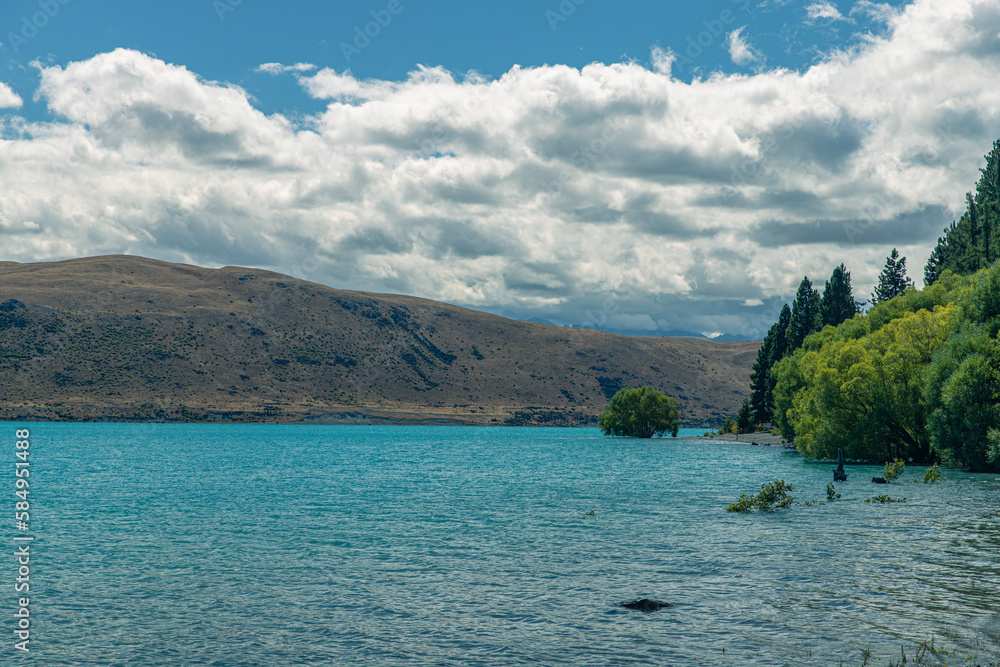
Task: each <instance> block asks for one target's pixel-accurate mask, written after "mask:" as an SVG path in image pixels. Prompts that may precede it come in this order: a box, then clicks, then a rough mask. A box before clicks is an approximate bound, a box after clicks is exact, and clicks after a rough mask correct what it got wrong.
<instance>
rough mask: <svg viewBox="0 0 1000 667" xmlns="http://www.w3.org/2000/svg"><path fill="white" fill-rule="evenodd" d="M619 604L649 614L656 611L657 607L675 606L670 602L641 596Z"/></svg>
mask: <svg viewBox="0 0 1000 667" xmlns="http://www.w3.org/2000/svg"><path fill="white" fill-rule="evenodd" d="M618 606H619V607H625V608H626V609H635V610H636V611H644V612H646V613H647V614H648V613H650V612H653V611H656V610H657V609H665V608H666V607H673V605H672V604H670V603H669V602H661V601H660V600H650V599H649V598H639V599H638V600H632V601H631V602H619V603H618Z"/></svg>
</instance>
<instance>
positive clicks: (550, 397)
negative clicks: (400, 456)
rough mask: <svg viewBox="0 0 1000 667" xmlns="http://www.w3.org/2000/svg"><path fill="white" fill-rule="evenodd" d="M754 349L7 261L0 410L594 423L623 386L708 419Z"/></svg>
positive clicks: (236, 275)
mask: <svg viewBox="0 0 1000 667" xmlns="http://www.w3.org/2000/svg"><path fill="white" fill-rule="evenodd" d="M758 346H759V342H716V341H708V340H706V339H703V338H702V339H700V340H699V339H697V338H694V337H691V338H663V337H627V336H620V335H616V334H612V333H607V332H602V331H594V330H590V329H575V328H567V327H556V326H550V325H546V324H539V323H533V322H523V321H516V320H510V319H506V318H503V317H499V316H496V315H490V314H487V313H482V312H478V311H473V310H468V309H464V308H458V307H455V306H451V305H447V304H443V303H438V302H435V301H429V300H426V299H419V298H415V297H409V296H398V295H386V294H372V293H367V292H354V291H346V290H338V289H332V288H329V287H325V286H322V285H318V284H315V283H310V282H305V281H301V280H297V279H295V278H292V277H289V276H286V275H282V274H278V273H273V272H269V271H262V270H259V269H252V268H240V267H224V268H221V269H205V268H199V267H196V266H189V265H183V264H171V263H167V262H161V261H157V260H151V259H145V258H142V257H133V256H104V257H90V258H83V259H73V260H67V261H61V262H42V263H33V264H18V263H14V262H0V419H4V420H29V419H30V420H92V421H213V420H219V421H241V422H304V423H439V424H448V423H468V424H558V425H576V424H588V423H593V422H594V420H595V419H596V417H597V415H599V414H600V412H601V411H602V410H603V408H604V406H605V404H606V403H607V400H608V399H609V398H610V397H611V396H612V395H613V394H614V393H615V391H617V390H618V388H620V387H622V386H641V385H651V386H654V387H657V388H658V389H660V390H662V391H664V392H666V393H667V394H669V395H672V396H675V397H676V398H677V399H678V401H679V402H680V404H681V409H682V415H683V423H684V425H686V426H701V425H706V426H707V425H715V424H718V423H720V422H721V421H722V420H723V419H724V418H725V417H726V416H729V415H732V414H734V413H735V412H736V410H737V409H738V407H739V405H740V403H741V401H742V400H743V398H744V397H745V396H746V395H747V393H748V390H749V387H748V385H749V375H750V369H751V365H752V363H753V361H754V359H755V356H756V351H757V348H758Z"/></svg>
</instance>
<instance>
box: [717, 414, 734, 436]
mask: <svg viewBox="0 0 1000 667" xmlns="http://www.w3.org/2000/svg"><path fill="white" fill-rule="evenodd" d="M727 433H736V422H735V421H734V420H733V418H732V417H727V418H726V422H725V423H724V424H723V425H722V428H720V429H719V434H720V435H725V434H727Z"/></svg>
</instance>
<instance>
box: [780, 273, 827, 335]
mask: <svg viewBox="0 0 1000 667" xmlns="http://www.w3.org/2000/svg"><path fill="white" fill-rule="evenodd" d="M822 328H823V317H822V315H821V314H820V299H819V292H817V291H816V290H814V289H813V286H812V282H810V280H809V276H804V277H803V278H802V282H801V283H799V289H798V291H797V292H796V293H795V301H793V302H792V316H791V319H790V320H789V323H788V334H787V336H788V350H789V352H791V351H794V350H797V349H799V348H800V347H802V343H803V342H805V339H806V336H808V335H809V334H811V333H813V332H815V331H819V330H820V329H822Z"/></svg>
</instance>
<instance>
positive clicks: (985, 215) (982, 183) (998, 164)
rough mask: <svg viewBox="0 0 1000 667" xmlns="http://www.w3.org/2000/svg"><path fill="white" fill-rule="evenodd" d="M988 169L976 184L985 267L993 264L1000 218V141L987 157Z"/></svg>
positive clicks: (976, 199)
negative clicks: (994, 238)
mask: <svg viewBox="0 0 1000 667" xmlns="http://www.w3.org/2000/svg"><path fill="white" fill-rule="evenodd" d="M985 158H986V168H985V169H980V170H979V173H980V177H979V182H978V183H976V197H975V205H976V206H977V208H978V214H979V224H980V229H981V230H982V233H983V258H984V259H985V260H986V261H985V263H984V264H983V266H990V264H992V263H993V260H994V258H995V257H996V253H995V252H993V247H992V246H993V237H994V236H995V235H994V234H993V227H994V226H995V225H996V222H997V218H1000V139H997V140H996V141H994V142H993V150H991V151H990V152H989V154H987V155H986V156H985Z"/></svg>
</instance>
